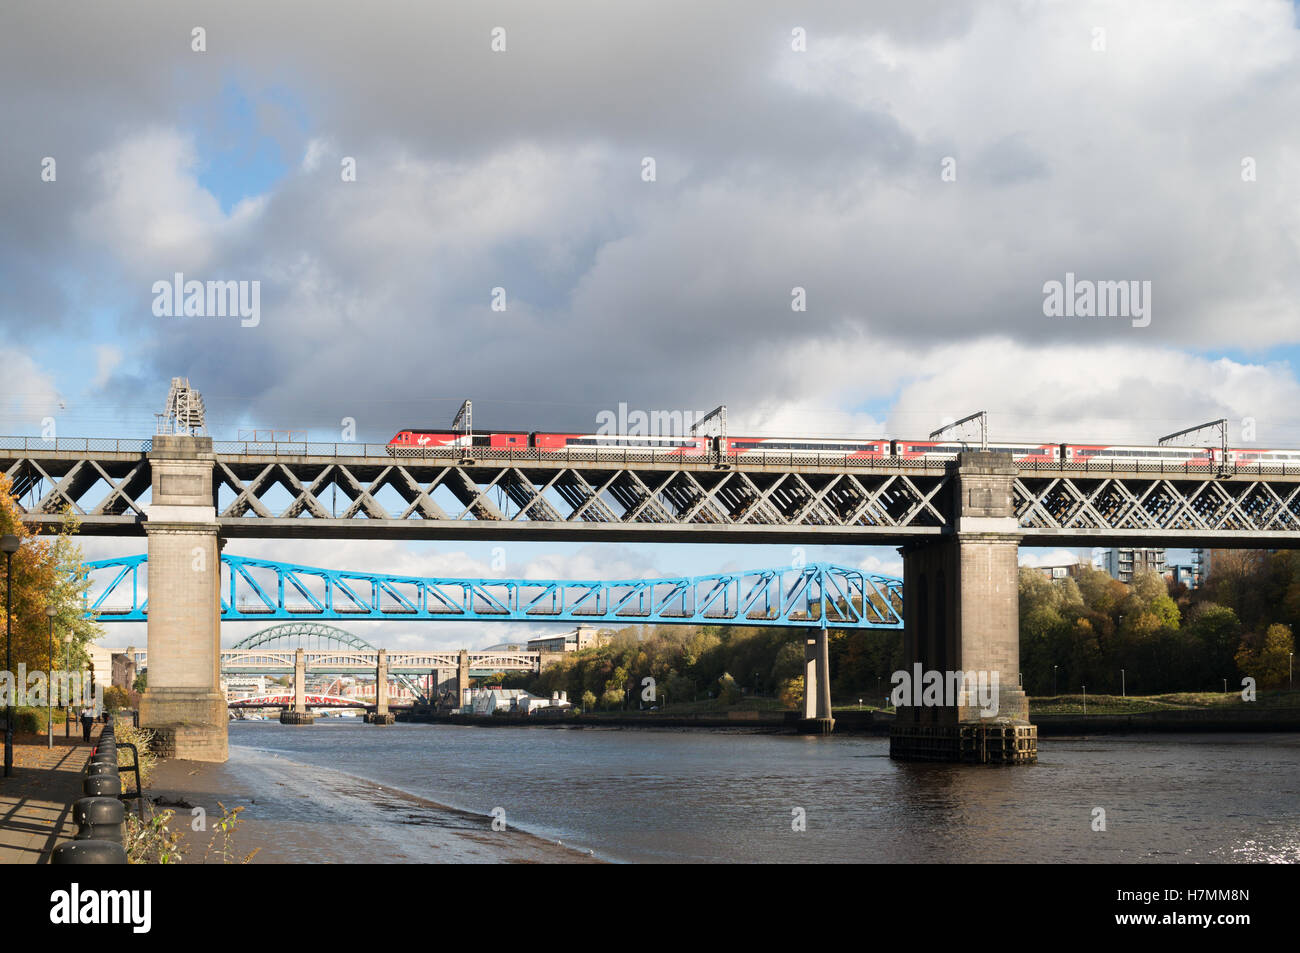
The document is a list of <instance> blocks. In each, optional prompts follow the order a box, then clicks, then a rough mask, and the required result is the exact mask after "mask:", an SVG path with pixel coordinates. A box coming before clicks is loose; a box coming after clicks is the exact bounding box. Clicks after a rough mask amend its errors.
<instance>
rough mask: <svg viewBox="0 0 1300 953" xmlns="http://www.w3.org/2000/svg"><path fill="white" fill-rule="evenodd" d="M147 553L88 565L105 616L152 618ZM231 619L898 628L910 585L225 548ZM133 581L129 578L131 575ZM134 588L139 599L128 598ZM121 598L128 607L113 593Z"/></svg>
mask: <svg viewBox="0 0 1300 953" xmlns="http://www.w3.org/2000/svg"><path fill="white" fill-rule="evenodd" d="M147 562H148V557H147V556H144V555H138V556H125V557H120V558H116V559H100V560H95V561H93V562H87V563H84V564H83V565H84V567H85V569H86V571H87V572H88V573H98V572H104V573H106V574H109V575H111V579H110V581H109V583H108V585H107V586H106V587H105V588H104V590H103V591H102V592H99V593H98V595H97V596H95V598H94V600H93V601H88V604H87V607H86V612H87V615H94V616H96V617H97V618H98V619H99V620H100V621H101V622H141V621H144V620H145V619H147V617H148V603H147V600H145V599H142V598H141V588H140V583H139V573H140V569H141V567H143V566H146V565H147ZM221 565H222V580H223V585H222V593H221V618H222V619H223V620H226V621H237V620H259V621H260V620H283V619H330V620H338V619H420V620H426V621H443V622H446V621H456V620H463V621H474V622H485V621H498V622H604V623H624V624H628V623H659V624H690V625H727V624H730V625H760V626H807V627H821V626H829V627H834V628H837V629H842V628H880V629H897V628H901V627H902V625H903V614H902V613H903V581H902V580H901V579H897V578H895V577H893V576H885V575H881V574H878V573H868V572H864V571H863V570H860V569H854V568H852V567H848V566H841V565H837V564H835V563H807V564H804V565H801V566H789V567H784V568H775V569H753V570H747V571H743V572H732V573H716V574H712V575H705V576H678V577H670V578H666V579H622V580H570V579H454V578H441V577H422V576H398V575H394V574H390V573H364V572H352V571H348V570H341V569H322V568H320V567H316V566H299V565H296V564H293V563H283V562H276V561H273V560H268V559H254V558H250V557H247V556H235V555H229V554H223V555H222V557H221ZM128 579H129V580H130V582H129V585H128V583H127V580H128ZM128 588H129V598H130V604H129V606H127V605H124V604H123V603H124V601H125V599H126V596H127V590H128ZM114 595H116V603H115V602H114V600H113V599H112V598H110V597H113V596H114Z"/></svg>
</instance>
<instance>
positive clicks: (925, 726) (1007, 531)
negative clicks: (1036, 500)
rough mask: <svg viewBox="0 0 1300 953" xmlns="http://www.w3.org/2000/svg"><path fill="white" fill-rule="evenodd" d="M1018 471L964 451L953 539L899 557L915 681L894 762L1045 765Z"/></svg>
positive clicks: (916, 546) (893, 734)
mask: <svg viewBox="0 0 1300 953" xmlns="http://www.w3.org/2000/svg"><path fill="white" fill-rule="evenodd" d="M1016 474H1017V471H1016V468H1015V466H1014V464H1013V463H1012V458H1011V455H1010V454H1008V453H990V452H983V451H981V452H967V453H962V454H960V455H959V456H958V459H957V462H956V464H955V466H954V476H955V480H954V481H953V484H952V493H953V499H952V501H951V502H952V514H953V524H952V526H951V532H950V533H948V534H945V535H944V536H942V537H940V538H938V539H934V540H924V541H921V540H918V541H916V542H913V543H909V544H908V545H906V546H904V547H903V548H902V549H901V550H900V552H901V553H902V555H903V606H904V620H903V625H904V628H903V656H904V660H905V666H906V670H907V674H908V676H909V679H908V681H906V682H904V683H903V687H904V689H906V704H903V705H900V706H899V707H898V714H897V717H896V720H895V722H894V725H893V726H892V728H891V730H890V736H889V754H890V757H892V758H897V759H899V760H904V761H971V762H981V763H996V764H1029V763H1033V762H1035V761H1037V759H1038V730H1037V729H1036V728H1035V727H1034V726H1033V725H1031V724H1030V723H1029V704H1028V699H1027V698H1026V696H1025V693H1024V691H1023V690H1021V688H1020V609H1019V601H1018V599H1019V595H1018V574H1019V569H1018V565H1017V558H1016V557H1017V552H1018V550H1019V545H1020V534H1019V533H1018V532H1017V525H1018V524H1017V521H1016V518H1015V511H1014V507H1013V503H1012V499H1013V497H1012V485H1013V482H1014V480H1015V478H1016Z"/></svg>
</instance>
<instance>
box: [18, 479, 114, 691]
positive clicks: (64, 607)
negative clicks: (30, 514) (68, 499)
mask: <svg viewBox="0 0 1300 953" xmlns="http://www.w3.org/2000/svg"><path fill="white" fill-rule="evenodd" d="M78 529H79V526H78V523H77V520H76V518H75V516H74V515H73V514H72V513H71V512H70V511H65V513H64V518H63V523H62V525H61V526H60V530H59V532H58V533H56V534H53V535H36V534H33V533H31V532H29V531H28V529H27V527H26V526H24V525H23V521H22V516H21V514H20V513H19V511H18V506H17V504H16V502H15V501H14V498H13V493H12V484H11V482H10V480H9V478H8V477H7V476H6V475H4V474H0V535H14V536H17V537H18V539H19V548H18V552H17V553H15V554H14V555H13V557H12V561H13V562H12V592H11V593H10V595H11V596H12V606H13V632H12V633H10V632H8V631H7V625H8V622H7V620H0V626H5V627H6V631H5V638H6V639H9V638H12V640H13V641H12V649H13V663H14V668H15V670H17V667H18V666H19V665H20V664H21V665H26V666H27V670H28V671H45V672H49V671H54V670H59V669H65V670H80V669H84V668H85V667H86V666H87V665H88V664H89V661H90V658H89V654H88V653H87V651H86V645H87V644H88V643H89V642H91V641H92V640H93V639H95V638H97V637H98V636H99V634H100V632H101V629H100V627H99V626H98V624H96V623H95V622H94V621H93V620H91V619H87V618H86V617H85V594H86V592H87V591H88V590H89V588H90V582H89V580H87V579H86V578H85V573H84V571H83V570H82V565H81V564H82V555H81V546H80V545H79V544H78V543H77V541H76V539H75V534H76V533H77V531H78ZM4 585H5V579H4V566H3V565H2V564H0V598H3V597H4V596H5V593H4V592H3V587H4ZM50 607H53V609H54V613H55V614H54V634H55V638H54V646H53V656H52V657H51V651H50V617H49V616H48V615H47V614H46V610H47V609H48V608H50ZM3 614H4V613H3V606H0V616H3ZM68 635H71V636H72V641H71V644H70V645H68V646H67V649H66V651H65V642H64V639H65V637H67V636H68Z"/></svg>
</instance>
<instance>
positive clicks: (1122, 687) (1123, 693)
mask: <svg viewBox="0 0 1300 953" xmlns="http://www.w3.org/2000/svg"><path fill="white" fill-rule="evenodd" d="M1119 695H1120V697H1121V698H1128V687H1127V685H1126V683H1125V680H1124V670H1123V669H1120V670H1119Z"/></svg>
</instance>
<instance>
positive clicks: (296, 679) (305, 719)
mask: <svg viewBox="0 0 1300 953" xmlns="http://www.w3.org/2000/svg"><path fill="white" fill-rule="evenodd" d="M315 720H316V716H315V715H313V714H311V713H310V712H309V711H307V656H306V654H305V653H304V652H303V650H302V649H301V648H297V649H294V650H293V711H282V712H280V724H282V725H310V724H312V723H313V722H314V721H315Z"/></svg>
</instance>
